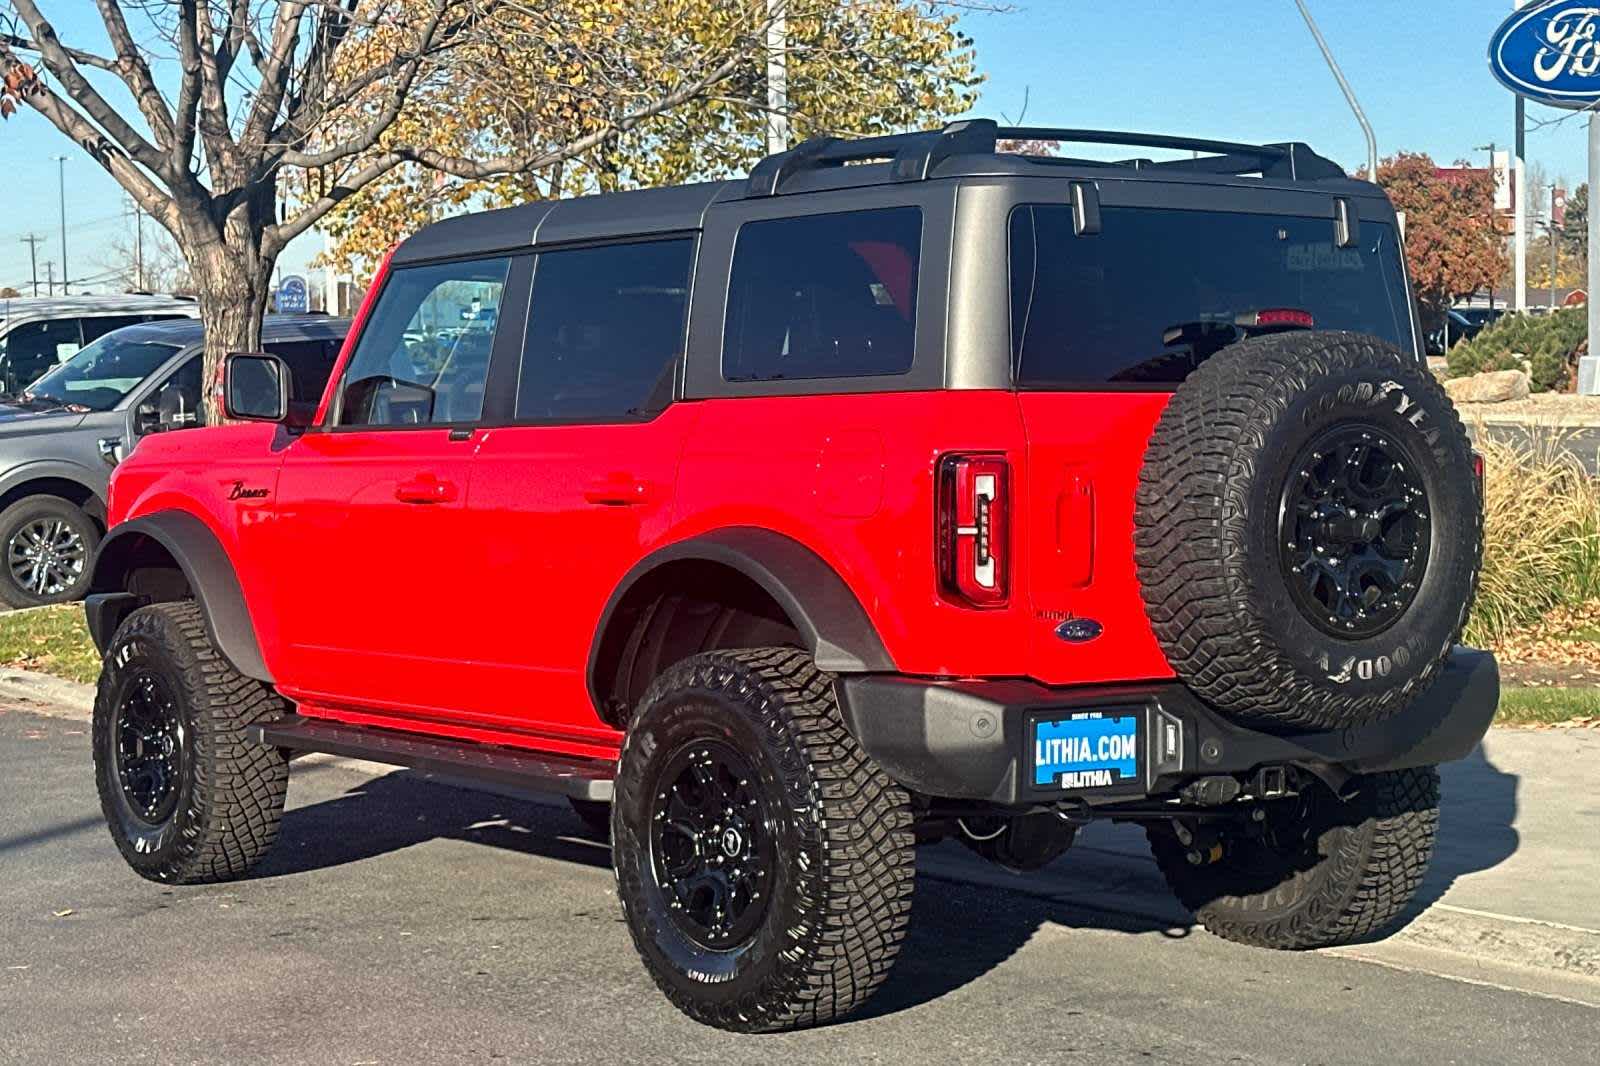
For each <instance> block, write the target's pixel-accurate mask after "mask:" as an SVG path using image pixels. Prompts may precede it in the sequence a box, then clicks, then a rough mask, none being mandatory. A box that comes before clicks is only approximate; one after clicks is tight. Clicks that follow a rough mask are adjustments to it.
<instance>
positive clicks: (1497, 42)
mask: <svg viewBox="0 0 1600 1066" xmlns="http://www.w3.org/2000/svg"><path fill="white" fill-rule="evenodd" d="M1489 69H1490V70H1491V71H1493V72H1494V76H1495V77H1496V78H1498V79H1499V80H1500V82H1501V84H1503V85H1505V86H1506V88H1508V89H1510V90H1511V91H1512V92H1514V93H1517V94H1519V95H1521V96H1526V97H1529V98H1530V99H1533V100H1536V101H1538V102H1539V103H1544V104H1551V105H1553V106H1555V107H1571V108H1584V107H1589V106H1590V105H1592V104H1594V103H1595V102H1597V101H1600V4H1597V3H1595V2H1594V0H1590V2H1588V3H1584V2H1581V0H1551V2H1550V3H1544V4H1535V5H1534V6H1532V7H1529V8H1524V9H1523V10H1521V11H1518V12H1516V13H1514V14H1513V15H1512V16H1511V17H1510V18H1508V19H1506V21H1505V22H1503V23H1501V25H1500V28H1499V29H1498V30H1496V31H1495V32H1494V36H1493V37H1492V38H1490V40H1489Z"/></svg>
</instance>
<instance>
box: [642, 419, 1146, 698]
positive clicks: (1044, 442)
mask: <svg viewBox="0 0 1600 1066" xmlns="http://www.w3.org/2000/svg"><path fill="white" fill-rule="evenodd" d="M1166 399H1167V397H1166V395H1165V394H1159V393H1095V394H1067V393H1038V394H1017V393H1012V392H1001V391H992V392H988V391H939V392H923V393H888V394H883V393H879V394H875V395H863V396H798V397H784V398H779V397H774V398H762V399H730V400H709V401H705V402H703V403H702V404H701V405H700V406H701V413H700V418H699V419H698V420H697V421H696V423H695V426H694V430H693V433H692V435H691V437H690V439H689V440H688V442H687V444H686V446H685V449H684V454H683V461H682V464H681V466H680V471H681V473H680V481H679V490H678V501H677V514H678V521H677V522H676V523H675V526H674V528H673V529H672V530H671V531H670V533H669V534H668V536H667V537H666V538H665V539H666V540H677V539H681V538H683V537H688V536H692V535H694V534H695V533H699V532H704V531H707V530H712V529H717V528H719V527H723V526H739V525H755V526H763V527H766V528H768V529H773V530H776V531H777V532H780V533H783V534H786V535H788V536H790V537H793V538H794V539H795V540H798V541H800V542H801V543H803V544H805V545H807V546H808V547H810V548H811V549H812V550H813V551H815V552H816V553H817V554H818V555H820V556H821V557H822V558H823V559H824V560H825V561H826V562H828V563H829V564H830V565H831V566H832V567H833V568H834V570H835V571H837V572H838V573H839V575H840V576H841V577H843V578H844V580H845V582H846V584H848V585H849V586H850V587H851V589H852V590H853V591H854V592H855V594H856V597H857V599H859V600H860V601H861V603H862V605H863V606H864V607H865V608H866V611H867V613H868V615H869V616H870V617H871V618H872V620H873V622H874V623H875V624H876V626H877V629H878V633H879V636H880V637H881V638H882V640H883V643H884V646H885V648H886V649H887V650H888V652H889V654H890V656H891V657H892V658H893V659H894V661H895V665H896V666H897V667H898V668H899V669H900V670H901V671H902V672H904V673H908V674H922V675H935V676H937V675H944V676H957V677H1024V676H1029V677H1034V678H1037V679H1038V680H1040V681H1045V682H1048V683H1051V684H1063V685H1065V684H1074V683H1088V682H1103V681H1121V680H1130V679H1146V678H1165V677H1171V676H1172V671H1171V669H1170V667H1169V666H1168V665H1167V662H1166V658H1165V656H1163V655H1162V653H1161V650H1160V648H1159V647H1158V646H1157V645H1156V642H1155V638H1154V636H1153V634H1152V633H1151V631H1150V625H1149V622H1148V620H1147V619H1146V618H1145V615H1144V608H1143V603H1142V601H1141V600H1140V597H1139V587H1138V580H1137V577H1136V575H1135V573H1134V565H1133V506H1134V492H1135V489H1136V487H1137V484H1138V475H1139V465H1140V462H1141V461H1142V459H1143V457H1144V450H1145V445H1146V443H1147V442H1148V440H1149V436H1150V431H1151V429H1152V428H1153V427H1154V425H1155V422H1156V419H1157V418H1159V417H1160V413H1161V410H1162V408H1163V407H1164V406H1165V404H1166ZM963 451H973V452H999V453H1003V454H1004V455H1005V456H1006V458H1007V460H1008V461H1009V462H1010V464H1011V469H1012V473H1013V498H1014V513H1013V518H1012V521H1013V526H1012V538H1013V558H1012V563H1013V581H1012V593H1011V598H1010V602H1009V603H1008V604H1007V605H1006V606H1005V607H1003V608H998V609H988V610H980V609H975V608H972V607H966V606H960V605H958V604H956V603H953V602H951V601H950V600H949V599H948V598H946V597H945V596H944V595H943V594H941V592H940V590H939V587H938V580H937V570H936V566H935V551H936V549H935V543H934V508H935V502H934V492H935V467H936V465H937V463H938V460H939V457H940V456H942V455H945V454H948V453H951V452H963ZM1085 496H1087V497H1088V500H1087V506H1085V505H1084V502H1083V501H1084V497H1085ZM1072 616H1077V617H1085V618H1092V619H1094V620H1096V621H1098V622H1100V623H1101V625H1102V626H1103V627H1104V629H1103V633H1102V635H1101V636H1100V637H1099V638H1097V639H1096V640H1094V641H1091V642H1089V643H1086V644H1069V643H1067V642H1065V641H1063V640H1061V639H1060V638H1059V637H1057V636H1056V635H1055V629H1056V627H1057V625H1059V624H1060V622H1061V621H1062V620H1064V619H1065V618H1067V617H1072Z"/></svg>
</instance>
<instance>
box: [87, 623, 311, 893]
mask: <svg viewBox="0 0 1600 1066" xmlns="http://www.w3.org/2000/svg"><path fill="white" fill-rule="evenodd" d="M283 709H284V703H283V700H282V699H281V698H279V697H278V696H277V695H276V694H275V693H274V692H273V691H272V690H271V689H270V688H269V687H267V686H266V685H264V684H262V683H261V682H259V681H256V680H254V679H252V678H248V677H245V676H244V675H243V674H240V673H239V672H238V671H237V670H235V669H234V668H233V667H232V666H231V665H230V664H229V663H228V661H227V660H226V659H225V658H223V657H222V655H221V654H220V653H219V652H218V651H217V649H216V647H215V646H213V645H212V643H211V640H210V638H209V637H208V636H207V635H206V628H205V621H204V619H203V618H202V616H201V614H200V608H199V607H197V606H196V605H195V604H193V603H189V602H184V603H158V604H152V605H151V606H148V607H141V608H139V609H138V610H137V611H134V612H133V613H132V614H130V615H129V616H128V617H127V619H126V620H125V621H124V622H123V623H122V625H121V626H119V627H118V629H117V632H116V635H115V636H114V637H113V638H112V640H111V645H110V647H108V648H107V649H106V656H105V664H104V666H103V667H102V668H101V672H100V686H99V691H98V692H97V694H96V697H95V704H94V725H93V738H92V739H93V747H94V765H95V780H96V783H97V784H98V786H99V790H100V808H101V810H102V811H103V812H104V813H105V817H106V824H107V825H108V826H109V827H110V829H111V836H112V839H114V840H115V841H116V842H117V849H118V850H119V851H121V852H122V857H123V858H124V859H125V860H127V863H128V865H129V866H131V867H133V869H134V871H135V872H137V873H138V874H139V875H140V876H141V877H145V878H148V879H149V880H151V881H159V882H162V883H164V884H184V885H187V884H201V883H206V882H214V881H229V880H233V879H235V878H238V877H242V876H244V875H245V874H246V873H248V872H249V871H250V869H251V868H252V867H254V866H255V864H256V863H257V862H259V861H260V860H261V858H262V856H264V855H266V853H267V852H268V851H269V850H270V849H271V847H272V845H273V843H274V842H275V841H276V840H277V838H278V823H279V820H280V819H281V818H282V816H283V801H284V796H285V794H286V793H287V791H288V784H289V761H288V759H287V757H286V756H285V755H284V753H283V751H282V750H280V749H278V748H273V747H266V746H264V745H260V744H257V743H255V742H253V741H251V740H249V739H248V738H247V737H246V736H245V731H246V728H247V727H248V726H249V725H250V724H252V723H254V722H256V721H259V720H260V719H262V718H265V717H269V716H271V715H275V714H278V713H280V712H281V711H282V710H283Z"/></svg>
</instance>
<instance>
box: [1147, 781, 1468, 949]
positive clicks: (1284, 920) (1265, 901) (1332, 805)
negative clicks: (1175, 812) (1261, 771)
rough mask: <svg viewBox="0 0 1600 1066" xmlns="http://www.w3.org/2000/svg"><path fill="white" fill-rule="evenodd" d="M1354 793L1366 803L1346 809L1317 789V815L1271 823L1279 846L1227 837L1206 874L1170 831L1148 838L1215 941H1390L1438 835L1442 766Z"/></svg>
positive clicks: (1275, 944)
mask: <svg viewBox="0 0 1600 1066" xmlns="http://www.w3.org/2000/svg"><path fill="white" fill-rule="evenodd" d="M1355 784H1356V786H1357V787H1358V789H1359V792H1358V794H1357V795H1356V796H1355V797H1354V798H1352V799H1350V800H1348V801H1343V802H1341V801H1340V800H1339V799H1338V798H1337V797H1336V796H1334V794H1333V793H1332V792H1331V791H1329V790H1328V789H1327V788H1326V786H1323V785H1322V784H1320V783H1317V784H1315V785H1312V786H1311V791H1310V793H1309V796H1310V800H1309V802H1310V804H1311V807H1310V810H1309V811H1308V812H1301V813H1300V814H1299V816H1298V817H1280V818H1278V819H1277V824H1271V825H1270V830H1271V835H1272V838H1273V843H1272V844H1270V845H1269V844H1268V843H1267V841H1265V840H1262V839H1257V836H1258V834H1255V833H1249V832H1247V831H1243V830H1236V831H1234V832H1233V833H1231V834H1230V833H1229V832H1226V831H1225V832H1224V833H1223V834H1222V836H1221V838H1220V840H1219V841H1218V846H1219V847H1220V849H1221V856H1220V858H1219V859H1217V861H1215V862H1210V863H1208V864H1205V865H1195V864H1192V863H1191V862H1190V861H1189V852H1190V850H1191V848H1190V846H1189V845H1186V844H1184V843H1183V842H1182V841H1180V840H1179V838H1178V836H1177V834H1176V832H1175V830H1174V829H1173V827H1172V826H1171V825H1169V824H1166V823H1160V824H1153V825H1150V826H1147V827H1146V829H1145V834H1146V836H1147V837H1148V838H1149V841H1150V849H1151V851H1152V853H1153V854H1154V855H1155V859H1156V865H1157V866H1159V867H1160V868H1161V872H1162V874H1163V875H1165V877H1166V879H1167V884H1168V885H1169V886H1171V888H1172V891H1173V893H1174V894H1176V895H1177V897H1178V899H1179V901H1180V902H1182V903H1183V905H1184V906H1185V907H1187V908H1189V910H1191V911H1193V912H1194V914H1195V916H1196V917H1197V918H1198V919H1199V920H1200V924H1201V925H1203V926H1205V927H1206V929H1207V930H1208V931H1210V932H1211V933H1213V934H1215V935H1216V936H1220V937H1222V938H1223V939H1224V940H1234V941H1237V942H1239V943H1241V944H1252V945H1254V946H1256V947H1264V948H1278V949H1283V950H1300V949H1306V948H1325V947H1336V946H1338V945H1341V944H1349V943H1352V942H1354V941H1358V940H1365V939H1367V938H1369V937H1371V936H1373V935H1375V934H1377V933H1380V932H1383V931H1384V930H1385V929H1387V928H1388V927H1389V926H1390V925H1391V924H1392V923H1393V922H1394V921H1395V919H1396V918H1398V917H1399V916H1400V914H1401V912H1402V911H1404V910H1405V908H1406V905H1407V904H1409V903H1410V902H1411V899H1412V897H1413V896H1415V895H1416V892H1417V888H1418V886H1420V885H1421V884H1422V877H1423V875H1424V874H1425V873H1426V872H1427V869H1428V862H1429V860H1430V859H1431V858H1432V857H1433V845H1434V839H1435V837H1436V836H1437V834H1438V830H1439V771H1438V769H1437V768H1436V767H1432V766H1423V767H1417V768H1415V769H1409V770H1394V771H1389V772H1386V773H1379V774H1372V775H1369V776H1367V777H1364V778H1361V779H1359V781H1358V782H1356V783H1355ZM1291 802H1293V801H1289V800H1280V801H1274V804H1273V806H1280V805H1283V804H1288V803H1291ZM1280 814H1281V815H1292V814H1293V812H1292V811H1290V810H1286V809H1284V810H1280ZM1297 835H1302V839H1300V840H1299V841H1298V842H1294V843H1289V844H1287V845H1286V844H1285V840H1286V839H1287V840H1291V841H1292V840H1293V838H1294V837H1295V836H1297Z"/></svg>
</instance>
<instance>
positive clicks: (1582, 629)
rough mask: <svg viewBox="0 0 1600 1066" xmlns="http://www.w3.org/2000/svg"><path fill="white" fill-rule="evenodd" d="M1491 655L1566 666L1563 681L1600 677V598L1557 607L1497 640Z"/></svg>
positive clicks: (1550, 679)
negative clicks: (1518, 631) (1566, 670)
mask: <svg viewBox="0 0 1600 1066" xmlns="http://www.w3.org/2000/svg"><path fill="white" fill-rule="evenodd" d="M1494 653H1495V655H1496V656H1497V657H1498V658H1499V659H1500V660H1501V662H1504V663H1527V664H1536V665H1541V666H1546V667H1549V666H1570V667H1572V669H1571V670H1570V671H1568V672H1567V673H1566V676H1565V678H1564V680H1566V681H1582V680H1594V681H1600V600H1590V601H1588V602H1587V603H1584V604H1580V605H1579V606H1576V607H1557V608H1556V609H1555V610H1553V611H1551V612H1550V613H1549V614H1547V615H1545V616H1544V617H1543V618H1541V619H1540V620H1539V621H1538V622H1535V623H1534V624H1533V625H1532V626H1529V627H1528V628H1527V629H1526V630H1525V631H1523V632H1521V633H1517V634H1514V635H1512V636H1509V637H1507V638H1505V639H1504V640H1502V641H1500V643H1499V644H1497V645H1496V646H1495V648H1494ZM1561 680H1562V679H1558V678H1555V677H1547V678H1544V679H1543V680H1533V679H1531V678H1530V679H1529V680H1528V682H1527V683H1528V684H1530V685H1533V684H1546V685H1556V684H1560V683H1561Z"/></svg>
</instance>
